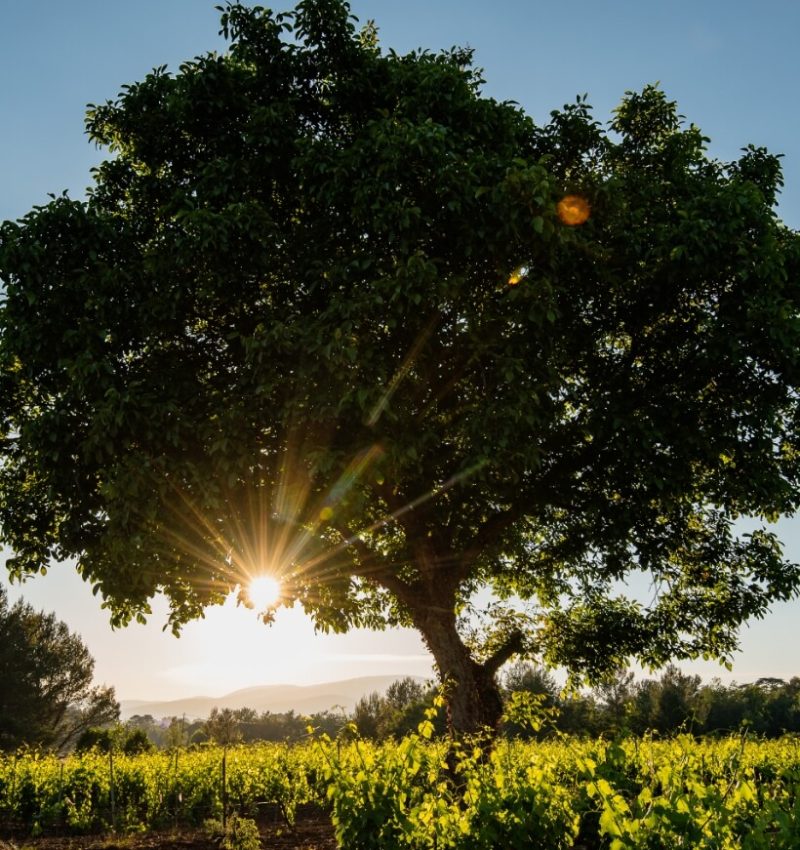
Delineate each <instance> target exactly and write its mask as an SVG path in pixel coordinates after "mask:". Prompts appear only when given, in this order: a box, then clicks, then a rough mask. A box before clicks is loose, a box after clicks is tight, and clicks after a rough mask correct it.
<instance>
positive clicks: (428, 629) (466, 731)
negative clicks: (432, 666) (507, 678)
mask: <svg viewBox="0 0 800 850" xmlns="http://www.w3.org/2000/svg"><path fill="white" fill-rule="evenodd" d="M411 615H412V617H413V619H414V622H415V625H416V627H417V628H418V629H419V631H420V633H421V634H422V637H423V640H424V641H425V643H426V645H427V646H428V649H430V651H431V653H432V654H433V657H434V659H435V660H436V666H437V667H438V669H439V676H440V678H441V680H442V682H443V683H444V684H445V685H449V687H448V689H447V691H446V695H447V720H448V726H449V729H450V733H451V735H453V736H455V737H460V736H463V735H477V734H485V733H487V732H488V733H489V734H490V735H494V733H495V732H496V731H497V728H498V726H499V724H500V718H501V716H502V714H503V702H502V699H501V697H500V689H499V687H498V685H497V682H496V680H495V676H494V674H495V672H496V671H497V667H498V666H499V664H497V665H495V664H494V663H493V659H489V661H487V662H485V663H483V664H481V663H479V662H477V661H475V660H474V659H473V658H472V656H471V655H470V651H469V649H468V648H467V647H466V646H465V645H464V642H463V641H462V639H461V636H460V635H459V634H458V630H457V629H456V616H455V605H451V606H450V607H445V606H441V607H438V606H437V607H433V606H430V605H428V606H424V607H423V606H420V607H418V608H417V609H416V610H414V609H412V611H411Z"/></svg>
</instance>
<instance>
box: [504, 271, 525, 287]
mask: <svg viewBox="0 0 800 850" xmlns="http://www.w3.org/2000/svg"><path fill="white" fill-rule="evenodd" d="M526 274H528V267H527V266H517V268H515V269H514V271H513V272H511V274H510V275H509V277H508V285H509V286H516V285H517V284H518V283H519V282H520V281H521V280H522V279H523V278H524V277H525V275H526Z"/></svg>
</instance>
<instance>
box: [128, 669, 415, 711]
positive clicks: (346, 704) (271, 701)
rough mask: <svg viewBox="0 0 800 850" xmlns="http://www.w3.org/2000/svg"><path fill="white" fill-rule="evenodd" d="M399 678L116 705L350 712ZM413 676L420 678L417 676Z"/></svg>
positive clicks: (262, 688) (261, 688) (260, 688)
mask: <svg viewBox="0 0 800 850" xmlns="http://www.w3.org/2000/svg"><path fill="white" fill-rule="evenodd" d="M402 678H404V677H403V675H402V674H396V675H388V676H361V677H359V678H356V679H343V680H341V681H338V682H322V683H319V684H315V685H260V686H258V687H253V688H243V689H242V690H238V691H233V692H232V693H229V694H224V695H222V696H218V697H210V696H195V697H188V698H186V699H178V700H167V701H146V700H122V701H121V703H120V705H121V708H122V719H123V720H127V719H129V718H130V717H132V716H133V715H134V714H141V715H144V714H150V715H152V716H153V717H154V718H156V719H159V718H161V717H181V716H183V715H186V717H187V719H202V718H205V717H208V715H209V713H210V712H211V709H212V708H233V709H235V708H252V709H255V710H256V711H257V712H259V713H263V712H265V711H269V712H272V713H282V712H286V711H294V712H295V713H296V714H314V713H316V712H320V711H328V710H330V709H333V708H339V707H341V708H343V709H344V710H345V711H346V712H351V711H352V710H353V708H354V707H355V705H356V703H357V702H358V700H359V699H361V697H363V696H365V695H366V694H370V693H372V692H373V691H377V692H378V693H384V692H385V691H386V689H387V688H388V687H389V685H391V684H392V682H395V681H397V680H398V679H402ZM413 678H415V679H417V680H418V681H420V682H422V681H424V679H423V678H422V677H420V676H415V677H413Z"/></svg>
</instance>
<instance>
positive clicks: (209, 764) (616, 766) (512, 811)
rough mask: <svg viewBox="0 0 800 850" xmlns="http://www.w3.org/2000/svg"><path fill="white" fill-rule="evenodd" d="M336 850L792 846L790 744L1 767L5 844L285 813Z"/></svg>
mask: <svg viewBox="0 0 800 850" xmlns="http://www.w3.org/2000/svg"><path fill="white" fill-rule="evenodd" d="M309 804H312V805H316V806H318V807H321V808H322V809H324V810H325V811H326V812H328V813H329V816H330V819H331V822H332V825H333V829H334V831H335V835H336V839H337V841H338V843H339V845H340V846H341V847H344V848H348V850H369V848H383V850H400V848H404V850H405V849H406V848H407V850H429V849H430V850H442V849H443V848H460V850H490V848H504V850H511V849H512V848H526V850H533V848H541V849H542V850H545V848H546V850H561V848H570V847H574V848H585V850H588V848H610V850H623V849H624V848H625V849H627V848H631V850H632V849H633V848H642V850H644V849H645V848H647V850H652V849H653V848H670V850H677V848H693V850H697V849H698V848H709V850H711V848H715V849H716V848H719V850H725V849H726V848H730V850H733V848H745V850H756V848H787V849H788V848H797V847H798V846H800V741H799V740H796V739H789V738H787V739H783V740H779V741H770V742H762V741H754V740H747V739H743V738H728V739H724V740H719V741H704V742H698V741H696V740H695V739H694V738H691V737H688V736H685V737H678V738H674V739H671V740H667V741H649V740H643V741H642V740H637V739H627V740H623V741H620V742H605V741H578V740H573V739H567V738H563V739H560V740H556V741H551V742H540V743H530V744H528V743H525V744H523V743H514V742H501V743H500V744H499V745H498V746H497V748H496V749H495V750H494V751H493V752H492V754H491V756H489V757H488V758H487V757H485V755H484V753H483V751H482V750H481V749H480V748H477V747H476V748H471V747H464V748H462V749H460V750H457V751H455V752H451V753H449V755H448V752H447V748H446V745H444V744H441V743H437V742H433V741H429V740H426V739H425V738H424V737H422V736H417V735H415V736H410V737H408V738H405V739H404V740H403V741H401V742H400V743H397V744H385V745H373V744H370V743H367V742H364V741H350V742H343V741H332V740H329V739H327V738H323V739H322V740H317V741H310V742H308V743H307V744H304V745H291V746H290V745H280V744H258V745H249V746H239V747H230V748H227V749H223V748H218V747H208V748H203V749H198V750H195V751H190V750H179V751H173V752H162V753H155V754H143V755H138V756H122V755H118V754H111V755H109V754H100V753H89V754H84V755H73V756H69V757H67V758H61V759H60V758H58V757H56V756H53V755H46V754H40V753H35V752H31V753H18V754H16V755H6V756H3V757H2V759H1V760H0V825H1V829H0V833H1V834H4V835H10V834H15V835H20V834H21V833H22V832H25V833H27V834H28V835H34V836H35V835H47V834H85V833H93V832H101V831H114V832H119V833H132V832H144V831H147V830H151V829H164V828H170V827H172V828H178V829H180V828H188V827H191V826H193V825H198V824H202V823H203V822H204V821H206V820H207V819H209V818H216V819H222V818H223V817H226V818H230V817H234V816H236V815H238V816H242V817H258V816H259V815H261V816H263V814H264V813H265V812H267V811H269V812H270V813H271V816H273V817H275V818H278V819H280V820H282V821H283V822H284V824H285V828H286V830H287V831H290V830H291V828H292V824H293V823H294V820H295V816H296V813H297V811H298V807H301V806H306V805H309Z"/></svg>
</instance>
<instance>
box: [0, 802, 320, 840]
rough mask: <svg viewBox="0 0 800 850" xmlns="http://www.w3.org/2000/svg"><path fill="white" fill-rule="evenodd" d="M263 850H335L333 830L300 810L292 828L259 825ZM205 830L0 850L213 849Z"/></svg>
mask: <svg viewBox="0 0 800 850" xmlns="http://www.w3.org/2000/svg"><path fill="white" fill-rule="evenodd" d="M258 828H259V832H260V833H261V847H262V848H263V850H336V841H335V839H334V837H333V827H332V826H331V822H330V819H329V817H328V815H327V814H326V813H325V812H323V811H322V810H320V809H316V808H306V809H304V810H301V811H298V813H297V819H296V821H295V825H294V828H293V829H290V828H289V827H287V826H286V824H285V823H283V822H281V821H279V820H278V819H276V818H274V817H269V816H266V817H264V818H261V819H260V820H259V823H258ZM216 846H217V845H216V844H215V842H214V841H212V840H211V839H209V838H208V836H207V835H206V834H205V832H204V831H203V830H202V829H192V828H188V827H186V828H182V829H179V830H171V831H170V830H166V831H161V832H145V833H140V834H137V835H81V836H75V835H71V836H62V837H54V836H47V837H41V838H25V837H22V836H14V837H12V838H0V850H214V848H215V847H216Z"/></svg>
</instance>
